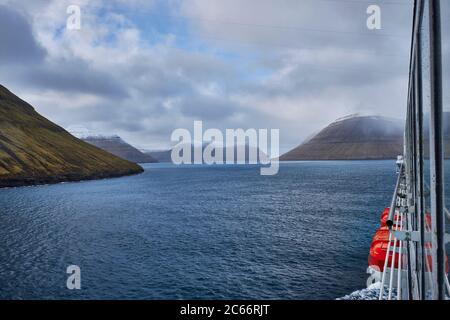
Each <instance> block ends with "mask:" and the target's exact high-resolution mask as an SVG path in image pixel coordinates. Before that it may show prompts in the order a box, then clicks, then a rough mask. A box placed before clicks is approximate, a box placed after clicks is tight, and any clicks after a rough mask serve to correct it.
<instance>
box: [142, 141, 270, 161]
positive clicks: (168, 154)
mask: <svg viewBox="0 0 450 320" xmlns="http://www.w3.org/2000/svg"><path fill="white" fill-rule="evenodd" d="M207 145H208V144H207V143H205V144H203V146H202V147H201V148H202V152H203V151H204V150H205V148H206V146H207ZM189 146H190V148H191V163H194V150H195V147H194V145H189V144H186V145H185V148H189ZM227 150H230V147H228V148H227V147H223V157H222V161H223V163H225V162H226V155H227ZM250 152H256V154H257V155H258V162H259V161H261V160H263V161H264V160H265V161H267V160H268V157H267V155H266V154H265V153H263V152H262V151H261V150H259V149H258V148H256V147H252V146H249V145H245V163H249V158H250V157H249V154H250ZM145 153H146V154H148V155H150V156H152V157H153V158H155V159H157V160H158V161H159V162H172V149H171V150H160V151H146V152H145ZM236 161H237V146H235V147H234V162H236Z"/></svg>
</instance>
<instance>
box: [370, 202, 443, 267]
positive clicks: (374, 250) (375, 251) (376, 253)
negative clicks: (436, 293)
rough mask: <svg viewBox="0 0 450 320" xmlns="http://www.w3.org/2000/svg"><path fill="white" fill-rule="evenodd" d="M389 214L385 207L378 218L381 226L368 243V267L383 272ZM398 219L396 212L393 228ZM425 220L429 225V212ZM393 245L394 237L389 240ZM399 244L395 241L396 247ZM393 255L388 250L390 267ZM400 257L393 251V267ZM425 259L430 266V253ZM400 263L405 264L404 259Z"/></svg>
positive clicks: (396, 264) (428, 244)
mask: <svg viewBox="0 0 450 320" xmlns="http://www.w3.org/2000/svg"><path fill="white" fill-rule="evenodd" d="M388 216H389V208H385V209H384V210H383V213H382V214H381V218H380V222H381V227H380V228H379V229H378V230H377V232H376V233H375V235H374V237H373V239H372V244H371V245H370V253H369V259H368V260H369V261H368V262H369V267H370V268H372V269H374V270H375V271H378V272H383V270H384V263H385V260H386V254H387V249H388V246H389V233H390V231H389V228H388V227H387V226H386V220H387V218H388ZM399 221H400V215H398V214H396V215H395V216H394V222H395V224H394V226H393V228H394V229H395V228H396V227H397V224H398V223H399ZM425 222H426V223H427V225H431V215H430V214H429V213H427V214H426V215H425ZM393 245H394V239H392V240H391V246H393ZM398 246H399V243H398V242H397V247H398ZM425 247H426V248H428V249H429V248H430V247H431V244H430V243H427V244H426V245H425ZM393 257H394V254H393V252H392V251H390V253H389V258H388V266H389V267H390V266H391V265H392V259H393ZM401 257H402V255H401V254H400V253H398V252H397V253H395V261H394V266H395V269H397V268H398V261H399V260H398V259H400V258H401ZM445 259H446V272H447V273H448V272H449V265H448V257H447V256H446V257H445ZM427 260H428V265H429V266H430V268H431V266H432V257H431V255H427ZM402 265H403V266H405V261H402Z"/></svg>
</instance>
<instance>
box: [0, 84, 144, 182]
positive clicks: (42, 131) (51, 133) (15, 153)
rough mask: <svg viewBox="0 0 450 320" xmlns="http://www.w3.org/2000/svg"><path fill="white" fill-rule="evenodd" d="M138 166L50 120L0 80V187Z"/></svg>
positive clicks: (112, 172)
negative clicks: (95, 145) (97, 146)
mask: <svg viewBox="0 0 450 320" xmlns="http://www.w3.org/2000/svg"><path fill="white" fill-rule="evenodd" d="M142 171H143V169H142V168H141V167H140V166H138V165H136V164H134V163H131V162H128V161H126V160H123V159H120V158H118V157H116V156H114V155H111V154H109V153H107V152H105V151H103V150H100V149H98V148H96V147H94V146H92V145H90V144H88V143H85V142H83V141H81V140H79V139H77V138H75V137H74V136H72V135H71V134H69V133H68V132H67V131H65V130H64V129H63V128H61V127H59V126H57V125H56V124H54V123H52V122H50V121H49V120H47V119H46V118H44V117H43V116H41V115H40V114H39V113H37V112H36V111H35V110H34V108H33V107H32V106H31V105H29V104H28V103H27V102H25V101H23V100H21V99H20V98H19V97H17V96H16V95H14V94H13V93H11V92H10V91H9V90H8V89H6V88H5V87H3V86H1V85H0V187H10V186H24V185H36V184H46V183H56V182H63V181H79V180H89V179H99V178H108V177H119V176H124V175H129V174H136V173H140V172H142Z"/></svg>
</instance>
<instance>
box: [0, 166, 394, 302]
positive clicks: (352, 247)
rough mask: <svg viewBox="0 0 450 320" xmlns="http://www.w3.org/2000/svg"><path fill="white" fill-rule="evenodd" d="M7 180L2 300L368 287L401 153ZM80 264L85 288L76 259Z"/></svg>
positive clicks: (2, 207) (1, 214)
mask: <svg viewBox="0 0 450 320" xmlns="http://www.w3.org/2000/svg"><path fill="white" fill-rule="evenodd" d="M144 166H145V169H146V170H145V173H143V174H141V175H137V176H131V177H124V178H118V179H108V180H100V181H89V182H80V183H64V184H57V185H50V186H39V187H26V188H12V189H2V190H0V225H1V231H0V243H1V247H0V298H1V299H335V298H338V297H342V296H345V295H347V294H349V293H351V292H353V291H355V290H359V289H361V288H363V287H365V284H366V278H367V276H366V274H365V271H366V267H367V255H368V250H369V246H370V241H371V237H372V236H373V233H374V231H375V230H376V228H377V227H378V225H379V217H380V213H381V211H382V210H383V208H384V207H385V206H388V205H389V202H390V199H391V196H392V192H393V189H394V186H395V180H396V174H395V163H394V161H336V162H297V163H282V164H281V167H280V172H279V174H278V175H276V176H260V174H259V167H258V166H245V165H244V166H242V165H241V166H239V165H231V166H230V165H227V166H183V167H176V166H173V165H169V164H149V165H144ZM69 265H78V266H80V268H81V285H82V289H81V290H74V291H71V290H68V289H67V288H66V280H67V277H68V274H66V268H67V266H69Z"/></svg>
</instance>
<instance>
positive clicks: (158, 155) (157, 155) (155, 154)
mask: <svg viewBox="0 0 450 320" xmlns="http://www.w3.org/2000/svg"><path fill="white" fill-rule="evenodd" d="M144 153H145V154H147V155H149V156H150V157H152V158H153V159H155V160H156V161H158V162H172V158H171V154H172V150H157V151H145V152H144Z"/></svg>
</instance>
